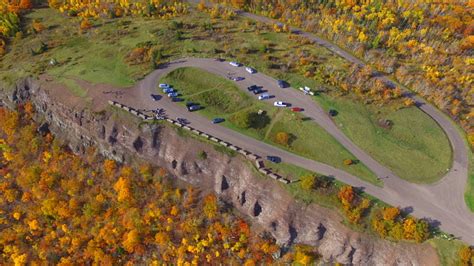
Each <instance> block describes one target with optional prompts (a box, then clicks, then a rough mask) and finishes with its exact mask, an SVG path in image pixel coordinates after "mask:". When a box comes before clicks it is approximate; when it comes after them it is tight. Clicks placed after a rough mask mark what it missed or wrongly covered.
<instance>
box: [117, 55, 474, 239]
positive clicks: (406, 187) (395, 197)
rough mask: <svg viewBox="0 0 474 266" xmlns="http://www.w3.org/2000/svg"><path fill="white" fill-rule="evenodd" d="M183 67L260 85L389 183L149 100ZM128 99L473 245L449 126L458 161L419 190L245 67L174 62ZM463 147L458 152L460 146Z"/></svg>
mask: <svg viewBox="0 0 474 266" xmlns="http://www.w3.org/2000/svg"><path fill="white" fill-rule="evenodd" d="M185 66H193V67H199V68H201V69H204V70H207V71H209V72H211V73H214V74H217V75H221V76H228V75H229V74H231V75H232V76H242V77H245V78H246V79H245V80H243V81H239V82H237V83H236V84H237V86H238V87H240V88H241V89H243V90H245V91H246V87H247V86H249V85H252V84H258V85H262V86H264V87H265V89H267V90H268V91H269V93H270V94H272V95H275V96H276V97H275V98H274V99H271V102H273V101H274V100H283V101H287V102H290V103H292V104H294V106H298V107H303V108H304V109H305V111H304V113H305V115H306V116H308V117H311V118H312V119H313V120H314V121H315V122H316V123H318V124H320V125H321V126H322V127H323V128H325V129H326V130H328V132H329V133H330V134H331V135H333V136H334V137H335V138H336V139H338V140H339V141H340V142H341V143H343V145H344V146H345V147H346V148H347V149H348V150H349V151H351V152H352V153H353V154H355V155H356V156H357V157H358V159H359V160H361V161H362V162H364V163H365V164H366V165H367V166H368V167H369V168H370V169H371V170H372V171H374V172H375V173H376V174H377V175H379V176H389V178H388V179H384V182H385V185H384V187H383V188H380V187H377V186H375V185H372V184H370V183H367V182H364V181H362V180H361V179H359V178H357V177H355V176H353V175H350V174H348V173H346V172H344V171H342V170H339V169H336V168H334V167H332V166H329V165H326V164H323V163H319V162H315V161H313V160H310V159H307V158H304V157H301V156H297V155H295V154H292V153H289V152H287V151H284V150H281V149H279V148H276V147H274V146H271V145H268V144H265V143H263V142H260V141H258V140H255V139H253V138H250V137H247V136H245V135H242V134H240V133H238V132H235V131H233V130H230V129H228V128H225V127H223V126H220V125H213V124H211V122H210V121H209V120H208V119H207V118H205V117H203V116H201V115H199V113H198V112H194V113H190V112H187V110H186V109H185V107H183V106H180V105H178V104H176V103H173V102H171V100H170V99H168V98H167V97H164V98H163V99H161V100H160V101H158V102H155V101H153V100H151V97H150V94H151V93H156V87H157V83H158V80H159V78H160V77H161V76H163V75H165V74H167V73H169V72H170V71H172V70H174V69H176V68H180V67H185ZM178 89H179V88H178ZM130 93H131V95H132V96H134V97H128V98H125V99H123V100H122V99H121V101H123V102H124V103H126V104H130V105H132V106H134V107H139V108H145V109H154V108H157V107H162V108H165V109H166V112H167V114H168V115H169V116H170V117H171V118H177V117H183V118H186V119H187V120H188V121H190V122H191V125H192V126H193V127H195V128H196V129H199V130H201V131H204V132H207V133H209V134H212V135H214V136H216V137H218V138H220V139H223V140H225V141H227V142H230V143H232V144H234V145H236V146H238V147H241V148H244V149H246V150H249V151H251V152H253V153H256V154H259V155H261V156H266V155H275V156H279V157H281V158H282V160H283V161H284V162H286V163H290V164H294V165H297V166H300V167H303V168H306V169H308V170H312V171H314V172H318V173H321V174H324V175H330V176H334V177H335V178H337V179H339V180H341V181H343V182H345V183H348V184H350V185H352V186H354V187H360V188H363V189H364V190H365V191H366V192H367V193H369V194H371V195H373V196H375V197H377V198H380V199H382V200H383V201H385V202H387V203H389V204H391V205H394V206H400V207H401V208H412V209H413V213H414V214H415V215H416V216H417V217H428V218H431V219H434V220H436V221H438V222H439V223H440V227H441V228H442V229H443V230H445V231H447V232H449V233H453V234H455V235H457V236H460V237H461V238H462V240H464V241H466V242H468V243H471V244H474V234H473V232H474V215H473V214H472V213H471V212H469V211H468V209H467V207H466V206H465V203H464V198H463V192H464V190H463V189H461V191H462V192H460V191H459V190H457V189H458V188H454V189H453V187H455V184H453V183H459V182H460V181H459V180H463V179H464V180H465V179H466V176H467V159H465V160H464V161H463V160H462V158H463V156H462V152H465V153H466V156H467V151H466V150H464V151H463V150H460V151H461V153H460V152H459V150H456V149H460V148H465V147H464V143H463V142H462V137H461V136H460V135H459V133H458V132H457V131H456V128H455V127H454V126H453V125H452V124H451V123H450V122H449V121H448V122H449V123H448V125H449V126H448V127H446V128H445V127H443V129H445V131H446V132H447V135H448V137H449V138H450V141H451V143H452V145H453V148H454V152H455V154H458V155H457V156H456V155H455V156H454V162H453V168H452V170H451V171H450V172H449V173H448V174H447V175H446V176H445V177H444V178H443V179H442V180H441V181H440V182H438V183H437V184H435V185H431V186H428V185H416V184H412V183H409V182H407V181H405V180H403V179H400V178H399V177H397V176H395V175H394V174H393V173H392V172H391V171H390V170H388V169H387V168H385V167H384V166H382V165H380V164H379V163H378V162H376V161H375V160H373V159H372V158H371V157H370V156H369V155H367V154H366V153H365V152H364V151H362V150H360V149H359V148H358V147H357V146H356V145H354V144H353V143H352V142H351V141H350V140H349V139H347V137H345V136H344V134H342V132H341V131H340V130H339V128H337V126H336V125H334V123H333V122H332V120H331V119H329V117H327V115H326V114H325V113H324V112H323V110H322V109H321V108H320V107H319V106H318V105H317V104H316V103H315V102H314V101H313V100H312V99H311V98H310V97H308V96H305V95H303V94H302V93H300V92H299V91H297V90H295V89H292V88H287V89H280V88H278V87H277V83H276V80H274V79H272V78H271V77H268V76H266V75H264V74H262V73H256V74H249V73H247V72H246V71H245V70H244V68H243V67H240V68H236V67H232V66H230V65H229V64H228V62H218V61H215V60H213V59H198V58H186V59H182V60H179V61H175V62H171V63H170V64H168V65H167V66H166V67H164V68H162V69H158V70H156V71H154V72H152V73H151V74H150V75H148V76H147V77H146V78H145V79H144V80H142V81H141V82H140V83H139V84H137V86H136V87H135V88H134V89H132V90H131V91H130ZM247 93H248V92H247ZM271 102H270V104H271ZM422 107H425V108H428V109H427V110H428V111H433V110H434V111H436V109H434V108H432V107H430V105H423V106H422ZM429 108H431V109H432V110H430V109H429ZM435 114H437V113H435ZM434 119H435V120H437V119H440V121H438V120H437V121H438V123H440V122H441V123H440V125H443V124H442V122H443V121H445V120H446V118H445V117H444V116H443V115H442V114H438V115H437V116H436V115H435V116H434ZM450 128H451V129H450ZM456 141H459V143H456ZM453 142H454V143H453ZM459 144H462V145H461V146H460V147H459V146H457V145H459ZM458 157H461V158H458ZM466 158H467V157H466ZM462 187H463V186H462ZM456 193H457V194H456Z"/></svg>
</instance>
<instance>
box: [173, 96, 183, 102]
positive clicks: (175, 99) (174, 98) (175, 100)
mask: <svg viewBox="0 0 474 266" xmlns="http://www.w3.org/2000/svg"><path fill="white" fill-rule="evenodd" d="M171 101H172V102H182V101H184V100H183V98H178V97H173V98H171Z"/></svg>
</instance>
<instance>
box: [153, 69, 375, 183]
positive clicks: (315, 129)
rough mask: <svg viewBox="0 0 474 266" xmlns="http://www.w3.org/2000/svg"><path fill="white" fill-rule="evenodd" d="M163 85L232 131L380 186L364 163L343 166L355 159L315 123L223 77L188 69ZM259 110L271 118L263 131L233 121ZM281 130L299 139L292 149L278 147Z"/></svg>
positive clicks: (171, 75) (170, 76)
mask: <svg viewBox="0 0 474 266" xmlns="http://www.w3.org/2000/svg"><path fill="white" fill-rule="evenodd" d="M160 83H168V84H172V85H173V86H174V87H175V88H177V89H178V91H179V93H181V94H182V98H184V99H185V100H186V101H192V102H197V103H200V104H202V105H203V106H204V109H203V110H201V111H199V112H200V113H201V114H202V115H204V116H206V117H209V118H214V117H222V118H225V119H226V122H224V123H223V125H225V126H227V127H229V128H231V129H233V130H236V131H238V132H240V133H243V134H245V135H248V136H250V137H253V138H256V139H258V140H262V141H265V142H267V143H269V144H272V145H276V146H279V147H280V148H283V149H286V150H288V151H290V152H293V153H295V154H298V155H301V156H304V157H307V158H310V159H313V160H316V161H320V162H323V163H326V164H329V165H332V166H334V167H337V168H340V169H343V170H345V171H347V172H349V173H351V174H353V175H355V176H358V177H360V178H361V179H363V180H366V181H368V182H372V183H374V184H378V185H380V184H381V182H380V181H378V180H377V178H376V176H375V175H374V174H373V173H372V172H370V170H368V168H367V167H366V166H364V165H363V164H357V165H352V166H346V165H344V164H343V161H344V159H348V158H350V159H356V158H355V157H354V156H353V155H352V154H350V152H348V151H347V150H346V149H345V148H344V147H343V146H342V145H340V144H339V143H338V142H337V141H336V140H335V139H334V138H333V137H332V136H331V135H330V134H329V133H327V132H326V131H325V130H324V129H322V128H321V127H320V126H318V125H317V124H316V123H314V122H312V121H301V120H300V118H302V117H301V116H300V115H299V114H295V113H292V112H290V111H289V110H282V109H279V108H274V107H272V106H271V105H270V104H268V103H263V102H261V101H258V100H256V99H255V98H253V97H250V96H249V95H248V94H246V93H245V92H243V91H242V90H240V89H239V88H237V87H236V85H235V84H234V83H233V82H231V81H229V80H227V79H225V78H223V77H220V76H217V75H214V74H212V73H209V72H207V71H204V70H201V69H197V68H192V67H185V68H179V69H176V70H174V71H172V72H170V73H169V74H168V75H166V76H165V77H162V78H161V80H160ZM182 104H184V103H182ZM260 109H261V110H265V111H266V113H267V116H268V117H269V118H270V119H271V122H270V123H268V124H266V125H265V126H262V127H261V128H248V129H243V128H239V127H238V126H237V125H236V124H234V123H233V122H232V121H233V120H232V117H233V116H234V115H235V114H237V113H240V112H257V111H258V110H260ZM280 131H283V132H287V133H289V134H291V135H293V136H295V137H296V138H295V139H294V141H293V142H292V143H291V144H290V145H289V146H282V145H278V144H276V143H275V142H274V136H275V135H276V134H277V133H278V132H280Z"/></svg>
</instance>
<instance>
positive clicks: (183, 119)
mask: <svg viewBox="0 0 474 266" xmlns="http://www.w3.org/2000/svg"><path fill="white" fill-rule="evenodd" d="M176 121H178V122H179V123H181V124H183V125H187V124H189V121H188V120H186V118H181V117H178V118H177V119H176Z"/></svg>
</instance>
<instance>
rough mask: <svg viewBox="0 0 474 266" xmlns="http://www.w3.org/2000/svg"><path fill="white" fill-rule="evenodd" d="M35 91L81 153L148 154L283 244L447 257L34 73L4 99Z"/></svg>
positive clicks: (369, 255)
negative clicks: (61, 94)
mask: <svg viewBox="0 0 474 266" xmlns="http://www.w3.org/2000/svg"><path fill="white" fill-rule="evenodd" d="M32 94H33V97H31V95H32ZM28 97H31V101H32V102H33V103H34V105H35V107H36V110H37V112H38V114H39V120H41V119H44V120H46V122H47V123H48V124H49V129H50V130H51V131H52V132H53V133H55V134H56V135H57V136H58V137H62V138H64V139H67V140H68V142H69V145H70V147H71V149H72V150H74V151H75V152H78V153H80V152H84V151H85V150H86V148H87V147H89V146H94V147H96V148H98V150H99V151H100V152H101V153H102V154H103V155H104V156H106V157H109V158H111V159H114V160H117V161H119V162H123V161H131V160H134V159H140V160H146V161H148V162H150V163H153V164H156V165H159V166H163V167H165V168H166V169H167V170H168V171H169V172H170V173H171V174H173V175H175V176H177V177H179V178H180V179H182V180H184V181H186V182H188V183H190V184H193V185H195V186H198V187H199V188H201V189H202V190H212V191H215V192H216V193H217V194H218V195H219V196H220V198H221V199H222V200H223V201H225V202H227V203H228V204H230V205H232V206H234V208H236V209H237V210H238V211H239V212H240V213H242V214H244V215H246V216H247V217H248V219H249V220H250V221H251V222H252V223H253V224H254V225H258V226H260V227H261V228H263V229H265V230H266V231H268V232H270V233H271V234H272V236H273V237H275V239H276V240H277V242H278V243H279V244H281V245H282V246H285V245H289V244H291V243H304V244H310V245H314V246H317V247H318V250H319V252H320V254H321V255H322V258H323V260H324V261H326V262H336V261H337V262H340V263H345V264H355V265H436V264H439V262H438V259H437V253H436V251H435V250H434V249H433V248H432V247H431V246H430V245H429V244H422V245H416V244H409V243H399V244H395V243H392V242H389V241H386V240H382V239H379V238H376V237H372V236H369V235H367V234H363V233H358V232H354V231H352V230H351V229H349V228H347V227H346V226H344V225H342V224H341V216H340V215H339V214H338V213H337V212H335V211H333V210H330V209H327V208H323V207H320V206H318V205H316V204H311V205H309V206H307V205H305V204H303V203H301V202H297V201H295V199H294V198H293V197H291V195H290V194H289V193H288V191H286V190H285V189H284V188H283V187H282V186H281V184H280V183H279V182H275V181H274V180H272V179H270V178H261V177H258V176H257V175H258V172H257V171H256V170H255V169H252V165H251V164H250V163H249V162H248V161H246V159H244V157H243V156H240V155H238V156H235V157H229V156H228V155H226V154H224V153H221V152H218V151H216V150H215V149H214V148H213V147H212V146H211V145H209V144H205V143H203V142H200V141H198V140H196V139H194V138H186V137H183V136H180V135H179V134H177V133H176V131H175V129H174V128H172V127H169V126H166V124H161V125H158V124H144V125H142V126H140V127H139V126H138V122H139V120H138V119H136V118H134V117H133V118H132V117H130V118H127V119H126V120H125V121H118V120H117V119H114V117H113V116H112V115H111V114H109V113H107V112H104V113H101V114H97V113H94V112H91V111H89V110H87V109H81V110H75V108H77V107H72V106H71V105H66V104H63V103H62V102H61V101H59V100H57V99H55V98H54V96H52V95H49V93H48V90H46V89H42V88H39V86H38V85H36V84H35V83H34V82H33V81H32V80H31V79H25V80H24V81H21V82H19V83H18V84H17V85H16V86H15V88H14V90H13V91H12V90H5V89H3V90H0V99H2V101H3V103H5V104H6V105H7V106H13V105H14V102H19V101H24V100H26V99H28ZM71 97H72V96H71ZM98 129H99V130H98ZM107 132H109V133H108V136H107V134H106V133H107ZM137 151H139V152H137ZM201 151H204V152H206V154H207V159H206V160H199V159H198V156H197V154H198V153H199V152H201ZM249 203H251V204H249Z"/></svg>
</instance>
